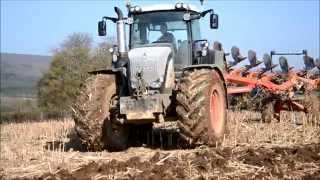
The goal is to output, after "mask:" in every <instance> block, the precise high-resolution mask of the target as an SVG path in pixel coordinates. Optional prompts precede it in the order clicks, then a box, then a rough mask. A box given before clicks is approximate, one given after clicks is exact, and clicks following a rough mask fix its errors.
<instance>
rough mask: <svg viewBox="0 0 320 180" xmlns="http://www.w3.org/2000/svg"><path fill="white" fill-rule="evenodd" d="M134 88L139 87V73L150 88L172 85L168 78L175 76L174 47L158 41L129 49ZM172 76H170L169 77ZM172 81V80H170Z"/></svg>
mask: <svg viewBox="0 0 320 180" xmlns="http://www.w3.org/2000/svg"><path fill="white" fill-rule="evenodd" d="M128 55H129V60H130V73H131V85H132V88H134V89H135V88H137V82H138V80H137V79H138V77H137V74H138V73H141V74H142V77H141V78H142V79H143V80H144V82H145V83H146V84H147V86H148V87H149V88H152V89H159V88H162V87H164V86H165V87H168V86H171V85H169V84H168V80H169V79H172V74H173V76H174V70H173V56H174V54H173V48H172V45H171V44H168V43H156V44H151V45H147V46H141V47H137V48H134V49H131V50H130V51H129V54H128ZM169 77H170V78H169ZM170 81H171V80H170Z"/></svg>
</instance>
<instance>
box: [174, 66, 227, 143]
mask: <svg viewBox="0 0 320 180" xmlns="http://www.w3.org/2000/svg"><path fill="white" fill-rule="evenodd" d="M176 111H177V114H178V117H179V122H178V125H179V127H180V133H181V135H182V136H183V137H185V138H187V139H188V140H189V141H191V143H192V144H207V145H215V144H216V143H217V142H220V140H221V139H222V138H223V137H224V135H225V133H226V123H227V120H226V119H227V97H226V90H225V86H224V83H223V79H222V78H221V77H220V75H219V74H218V72H216V71H215V70H211V69H200V70H197V69H196V70H193V71H187V72H185V73H184V75H183V77H182V79H181V82H180V85H179V91H178V92H177V108H176Z"/></svg>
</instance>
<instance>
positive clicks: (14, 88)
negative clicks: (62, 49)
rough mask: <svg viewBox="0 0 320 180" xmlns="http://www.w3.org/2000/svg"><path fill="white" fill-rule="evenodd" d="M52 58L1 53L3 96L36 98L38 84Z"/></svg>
mask: <svg viewBox="0 0 320 180" xmlns="http://www.w3.org/2000/svg"><path fill="white" fill-rule="evenodd" d="M51 59H52V58H51V57H50V56H40V55H27V54H12V53H1V96H24V97H34V96H36V84H37V81H38V80H39V78H40V77H41V76H42V74H43V73H44V72H46V71H47V70H48V69H49V66H50V63H51Z"/></svg>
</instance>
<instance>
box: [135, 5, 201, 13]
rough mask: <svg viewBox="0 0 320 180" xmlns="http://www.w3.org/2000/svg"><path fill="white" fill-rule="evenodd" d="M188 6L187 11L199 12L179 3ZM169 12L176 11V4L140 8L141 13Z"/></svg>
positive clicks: (195, 8)
mask: <svg viewBox="0 0 320 180" xmlns="http://www.w3.org/2000/svg"><path fill="white" fill-rule="evenodd" d="M180 4H184V5H187V6H188V10H190V11H194V12H198V13H199V12H200V11H199V9H198V8H197V7H196V6H194V5H191V4H186V3H180ZM170 10H177V8H176V4H156V5H149V6H141V12H152V11H170Z"/></svg>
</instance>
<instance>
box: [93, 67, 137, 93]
mask: <svg viewBox="0 0 320 180" xmlns="http://www.w3.org/2000/svg"><path fill="white" fill-rule="evenodd" d="M88 73H89V74H94V75H97V74H114V75H115V76H116V81H117V84H118V85H119V87H122V88H119V91H120V92H119V95H120V96H124V95H129V94H131V91H132V89H131V86H130V84H129V83H130V82H129V79H128V78H127V76H126V70H125V68H123V67H120V68H106V69H99V70H96V71H90V72H88Z"/></svg>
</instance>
